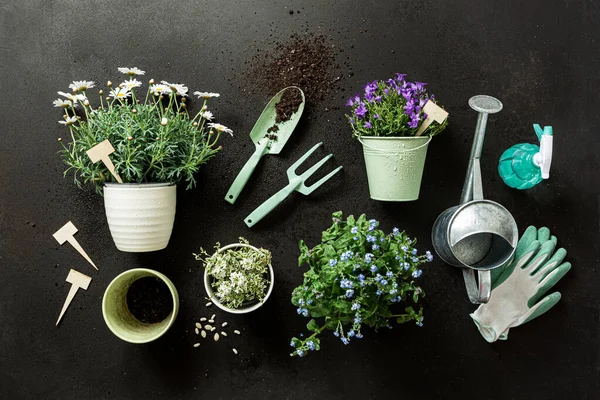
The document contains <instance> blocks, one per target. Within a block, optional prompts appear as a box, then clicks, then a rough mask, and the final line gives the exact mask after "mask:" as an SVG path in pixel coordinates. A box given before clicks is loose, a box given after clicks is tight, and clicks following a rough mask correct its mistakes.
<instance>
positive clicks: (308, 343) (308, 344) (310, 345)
mask: <svg viewBox="0 0 600 400" xmlns="http://www.w3.org/2000/svg"><path fill="white" fill-rule="evenodd" d="M306 347H308V349H309V350H310V351H314V350H315V342H313V341H312V340H307V341H306Z"/></svg>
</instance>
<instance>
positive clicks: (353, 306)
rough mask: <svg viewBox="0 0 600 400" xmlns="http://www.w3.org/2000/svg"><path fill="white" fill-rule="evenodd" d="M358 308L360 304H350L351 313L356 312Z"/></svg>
mask: <svg viewBox="0 0 600 400" xmlns="http://www.w3.org/2000/svg"><path fill="white" fill-rule="evenodd" d="M359 308H360V304H358V303H352V311H356V310H358V309H359Z"/></svg>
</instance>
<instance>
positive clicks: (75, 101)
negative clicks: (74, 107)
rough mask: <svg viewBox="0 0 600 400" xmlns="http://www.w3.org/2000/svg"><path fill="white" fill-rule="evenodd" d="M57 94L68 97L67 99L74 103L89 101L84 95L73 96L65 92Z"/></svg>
mask: <svg viewBox="0 0 600 400" xmlns="http://www.w3.org/2000/svg"><path fill="white" fill-rule="evenodd" d="M56 93H58V94H60V95H61V96H64V97H66V98H67V99H69V100H71V101H72V102H73V103H77V102H78V101H80V102H82V103H83V102H84V101H85V100H87V97H85V95H83V94H71V93H65V92H56Z"/></svg>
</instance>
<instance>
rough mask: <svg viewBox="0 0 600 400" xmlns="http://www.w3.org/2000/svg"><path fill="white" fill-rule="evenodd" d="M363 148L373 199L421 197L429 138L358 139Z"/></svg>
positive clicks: (393, 199) (403, 199) (387, 199)
mask: <svg viewBox="0 0 600 400" xmlns="http://www.w3.org/2000/svg"><path fill="white" fill-rule="evenodd" d="M359 141H360V143H361V144H362V145H363V153H364V156H365V166H366V168H367V178H368V181H369V192H370V195H371V198H372V199H373V200H380V201H413V200H417V199H418V198H419V191H420V189H421V178H422V177H423V169H424V168H425V158H426V157H427V146H428V145H429V142H430V141H431V137H429V136H424V137H422V136H418V137H375V136H362V137H360V138H359Z"/></svg>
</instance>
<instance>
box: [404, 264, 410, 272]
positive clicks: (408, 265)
mask: <svg viewBox="0 0 600 400" xmlns="http://www.w3.org/2000/svg"><path fill="white" fill-rule="evenodd" d="M409 268H410V264H409V263H407V262H405V263H404V270H405V271H408V269H409Z"/></svg>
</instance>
